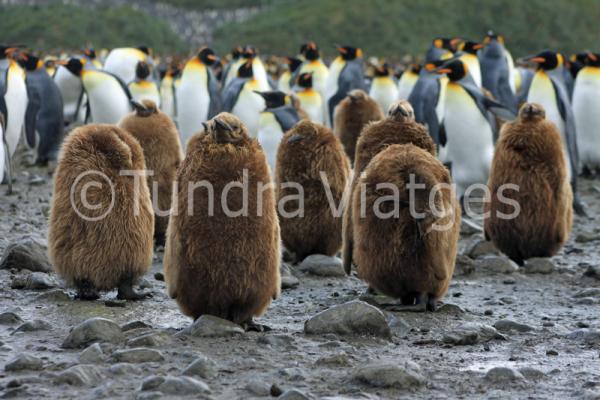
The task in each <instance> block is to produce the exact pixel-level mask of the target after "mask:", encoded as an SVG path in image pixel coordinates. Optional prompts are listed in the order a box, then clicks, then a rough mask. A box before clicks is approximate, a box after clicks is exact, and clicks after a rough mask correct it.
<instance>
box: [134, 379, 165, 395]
mask: <svg viewBox="0 0 600 400" xmlns="http://www.w3.org/2000/svg"><path fill="white" fill-rule="evenodd" d="M164 381H165V378H164V377H162V376H156V375H152V376H149V377H147V378H145V379H144V380H143V381H142V387H141V389H140V390H142V391H144V390H154V389H156V388H158V387H159V386H160V385H161V384H162V383H163V382H164Z"/></svg>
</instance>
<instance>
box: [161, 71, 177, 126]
mask: <svg viewBox="0 0 600 400" xmlns="http://www.w3.org/2000/svg"><path fill="white" fill-rule="evenodd" d="M180 72H181V71H180V70H179V68H178V67H177V66H176V65H171V66H169V67H168V68H167V70H166V71H165V75H164V76H163V78H162V80H161V81H160V89H159V91H160V107H161V111H163V112H164V113H165V114H167V115H168V116H169V117H171V119H173V120H175V117H176V116H177V104H176V102H175V79H176V78H177V76H178V75H179V73H180Z"/></svg>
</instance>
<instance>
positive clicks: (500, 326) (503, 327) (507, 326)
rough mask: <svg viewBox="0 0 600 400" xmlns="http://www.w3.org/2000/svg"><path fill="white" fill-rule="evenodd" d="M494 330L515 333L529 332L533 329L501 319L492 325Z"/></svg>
mask: <svg viewBox="0 0 600 400" xmlns="http://www.w3.org/2000/svg"><path fill="white" fill-rule="evenodd" d="M494 328H496V329H497V330H499V331H500V332H510V331H513V330H514V331H517V332H529V331H532V330H533V329H534V328H533V327H532V326H530V325H526V324H521V323H519V322H516V321H512V320H510V319H501V320H498V321H496V323H495V324H494Z"/></svg>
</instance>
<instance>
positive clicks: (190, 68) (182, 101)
mask: <svg viewBox="0 0 600 400" xmlns="http://www.w3.org/2000/svg"><path fill="white" fill-rule="evenodd" d="M175 92H176V96H177V122H178V123H179V132H180V135H181V143H183V145H184V147H185V145H186V144H187V141H188V139H189V138H190V137H191V136H192V135H193V134H194V133H196V132H199V131H200V130H202V123H203V122H204V121H206V120H207V119H208V109H209V106H210V93H209V92H208V71H207V70H206V67H205V66H204V65H203V64H200V63H195V62H194V63H193V64H192V62H190V63H188V65H187V66H186V67H185V69H184V71H183V76H182V77H181V83H180V84H179V87H177V89H176V91H175Z"/></svg>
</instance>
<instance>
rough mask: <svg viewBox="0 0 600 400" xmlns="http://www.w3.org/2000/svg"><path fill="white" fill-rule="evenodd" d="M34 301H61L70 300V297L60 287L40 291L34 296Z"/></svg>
mask: <svg viewBox="0 0 600 400" xmlns="http://www.w3.org/2000/svg"><path fill="white" fill-rule="evenodd" d="M35 300H36V301H54V302H63V301H69V300H71V297H70V296H69V294H68V293H67V292H65V291H64V290H62V289H53V290H50V291H48V292H45V293H41V294H39V295H37V296H36V298H35Z"/></svg>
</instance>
